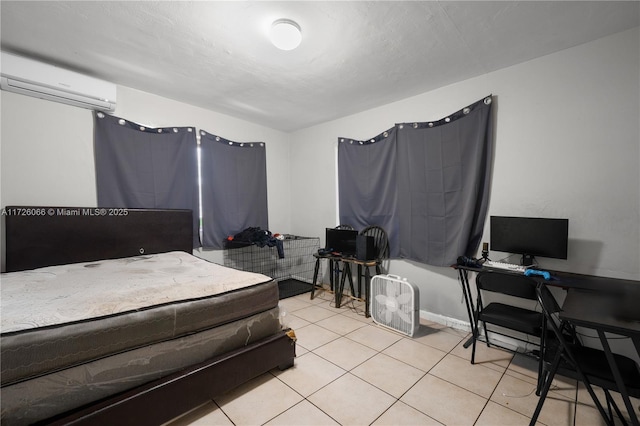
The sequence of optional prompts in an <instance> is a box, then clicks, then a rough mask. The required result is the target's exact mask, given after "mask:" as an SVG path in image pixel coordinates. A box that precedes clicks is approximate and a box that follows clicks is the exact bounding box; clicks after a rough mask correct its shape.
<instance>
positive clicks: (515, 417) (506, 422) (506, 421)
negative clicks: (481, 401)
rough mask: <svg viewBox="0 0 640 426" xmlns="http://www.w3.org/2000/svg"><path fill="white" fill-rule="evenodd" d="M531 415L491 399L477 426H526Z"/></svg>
mask: <svg viewBox="0 0 640 426" xmlns="http://www.w3.org/2000/svg"><path fill="white" fill-rule="evenodd" d="M529 420H530V419H529V417H527V416H524V415H522V414H520V413H518V412H516V411H513V410H510V409H508V408H506V407H503V406H502V405H500V404H496V403H495V402H492V401H489V402H488V403H487V405H486V407H485V408H484V410H482V414H480V418H479V419H478V421H477V422H476V423H475V426H519V425H522V426H526V425H528V424H529Z"/></svg>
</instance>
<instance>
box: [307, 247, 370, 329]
mask: <svg viewBox="0 0 640 426" xmlns="http://www.w3.org/2000/svg"><path fill="white" fill-rule="evenodd" d="M313 257H315V258H316V265H315V268H314V271H313V284H312V288H311V299H313V298H314V297H315V290H316V288H317V287H318V284H317V282H318V271H319V269H320V261H321V260H322V259H327V260H328V261H329V269H330V275H329V280H330V288H331V290H333V291H334V296H335V304H336V308H340V305H341V304H342V293H343V291H344V284H345V280H347V279H348V280H349V286H350V287H351V294H352V295H355V288H354V285H353V278H352V275H351V265H356V266H357V268H358V298H360V296H361V287H362V286H361V283H360V276H361V275H362V268H364V291H365V297H364V304H365V308H364V315H365V317H367V318H369V316H370V315H369V293H370V291H371V289H370V287H371V273H370V271H369V268H370V267H377V266H378V265H379V263H380V262H379V261H378V260H358V259H355V258H353V257H342V256H339V255H334V254H326V255H320V254H317V253H316V254H314V255H313ZM339 262H342V263H343V265H344V267H343V270H342V277H340V269H339V267H338V263H339Z"/></svg>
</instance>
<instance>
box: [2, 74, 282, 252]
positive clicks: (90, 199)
mask: <svg viewBox="0 0 640 426" xmlns="http://www.w3.org/2000/svg"><path fill="white" fill-rule="evenodd" d="M117 97H118V102H117V109H116V111H115V112H114V115H116V116H119V117H123V118H125V119H127V120H131V121H134V122H137V123H140V124H144V125H146V126H149V127H166V126H194V127H195V128H197V129H202V130H205V131H207V132H209V133H213V134H218V135H220V136H222V137H224V138H226V139H230V140H234V141H238V142H245V141H246V142H249V141H260V142H265V143H266V146H267V191H268V197H269V228H270V229H272V230H273V231H274V232H280V233H289V232H290V227H291V194H290V190H289V181H290V180H291V179H290V171H289V163H290V161H289V135H288V134H286V133H283V132H280V131H277V130H273V129H270V128H267V127H264V126H260V125H257V124H253V123H250V122H247V121H243V120H239V119H237V118H233V117H230V116H227V115H223V114H218V113H215V112H212V111H209V110H205V109H202V108H198V107H194V106H191V105H188V104H184V103H181V102H176V101H173V100H170V99H166V98H162V97H159V96H155V95H152V94H148V93H144V92H140V91H137V90H133V89H130V88H127V87H121V86H118V93H117ZM0 106H1V119H2V121H1V130H0V161H1V163H0V165H1V170H0V191H1V192H0V205H1V206H2V207H4V206H8V205H54V206H87V207H93V206H95V205H96V203H97V197H96V183H95V169H94V157H93V117H92V113H91V111H89V110H85V109H81V108H76V107H71V106H67V105H63V104H59V103H54V102H50V101H45V100H41V99H36V98H30V97H27V96H22V95H18V94H14V93H9V92H0ZM200 255H201V256H203V257H205V258H208V259H211V260H214V261H218V262H220V261H221V259H222V257H221V253H220V252H219V251H207V252H205V253H201V254H200Z"/></svg>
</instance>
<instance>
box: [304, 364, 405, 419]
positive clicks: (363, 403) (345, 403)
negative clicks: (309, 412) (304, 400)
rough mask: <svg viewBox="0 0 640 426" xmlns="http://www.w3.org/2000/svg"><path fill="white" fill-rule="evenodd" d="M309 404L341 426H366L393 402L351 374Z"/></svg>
mask: <svg viewBox="0 0 640 426" xmlns="http://www.w3.org/2000/svg"><path fill="white" fill-rule="evenodd" d="M308 400H309V401H310V402H311V403H312V404H313V405H315V406H316V407H318V408H320V409H321V410H322V411H324V412H325V413H327V414H328V415H329V416H330V417H331V418H333V419H335V420H336V421H337V422H338V423H340V424H342V425H350V426H351V425H353V426H355V425H369V424H371V423H372V422H373V421H374V420H375V419H377V418H378V417H379V416H380V415H381V414H382V413H384V412H385V411H386V410H387V409H388V408H389V407H390V406H391V405H392V404H393V403H394V402H395V401H396V399H395V398H393V397H392V396H390V395H389V394H387V393H385V392H383V391H381V390H380V389H378V388H376V387H375V386H372V385H370V384H369V383H367V382H365V381H364V380H362V379H359V378H358V377H355V376H354V375H352V374H349V373H347V374H345V375H344V376H342V377H340V378H339V379H337V380H335V381H333V382H331V383H330V384H328V385H327V386H325V387H324V388H322V389H320V390H319V391H318V392H316V393H314V394H313V395H311V396H310V397H309V398H308Z"/></svg>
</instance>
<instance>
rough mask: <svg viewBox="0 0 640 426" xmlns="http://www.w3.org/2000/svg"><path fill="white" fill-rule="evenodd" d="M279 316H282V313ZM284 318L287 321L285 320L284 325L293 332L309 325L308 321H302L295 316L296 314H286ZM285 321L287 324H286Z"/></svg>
mask: <svg viewBox="0 0 640 426" xmlns="http://www.w3.org/2000/svg"><path fill="white" fill-rule="evenodd" d="M280 315H281V316H282V312H281V313H280ZM285 318H287V319H286V320H285V323H284V325H285V326H286V327H289V328H292V329H293V330H294V331H295V330H297V329H299V328H302V327H306V326H308V325H309V324H311V323H310V322H309V321H307V320H304V319H302V318H300V317H298V316H296V314H291V313H287V314H286V315H285ZM287 320H288V321H289V322H286V321H287Z"/></svg>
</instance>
